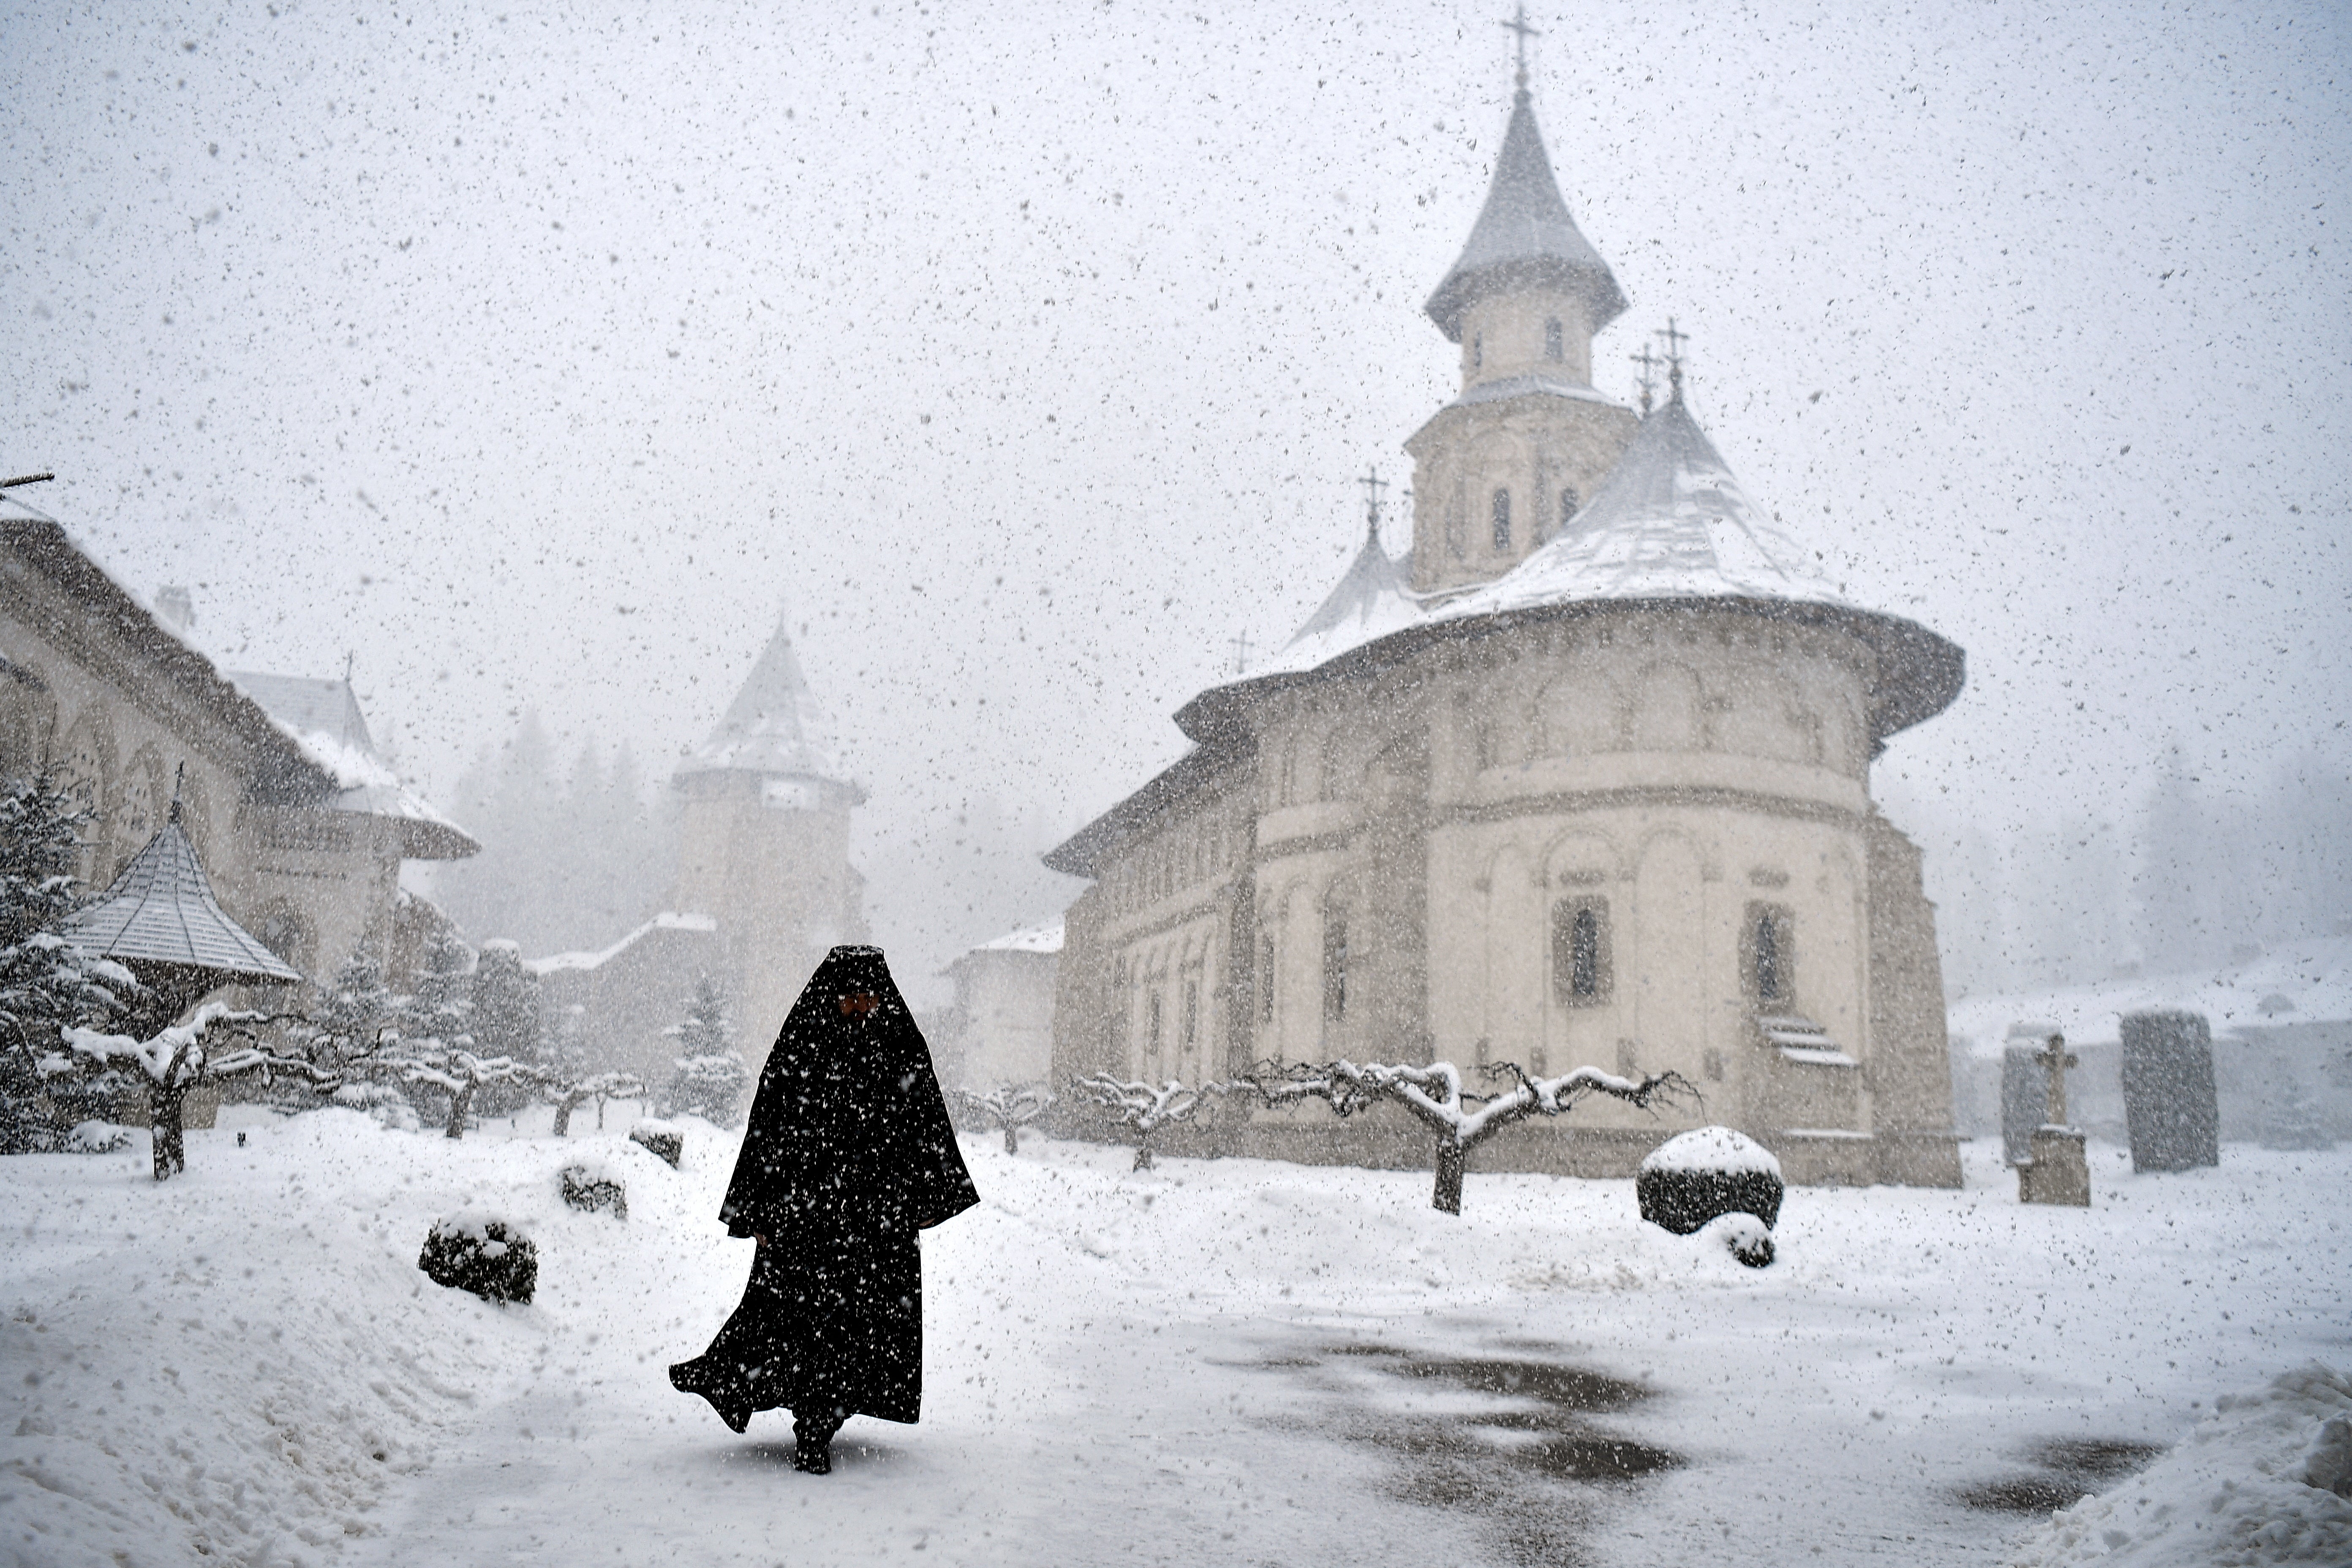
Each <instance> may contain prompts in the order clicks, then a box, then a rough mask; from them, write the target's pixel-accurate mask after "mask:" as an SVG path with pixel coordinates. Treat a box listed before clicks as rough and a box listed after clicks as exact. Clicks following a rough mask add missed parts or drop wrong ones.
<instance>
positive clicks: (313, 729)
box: [222, 670, 481, 860]
mask: <svg viewBox="0 0 2352 1568" xmlns="http://www.w3.org/2000/svg"><path fill="white" fill-rule="evenodd" d="M222 673H223V674H225V675H226V677H227V678H228V679H229V680H230V681H231V682H233V683H234V684H235V685H236V688H237V689H238V690H240V691H242V692H244V693H245V694H246V695H247V697H250V698H251V699H253V700H254V702H255V703H256V704H257V705H258V706H259V707H260V709H261V710H262V712H263V713H264V714H265V715H267V716H268V720H269V721H270V723H271V724H272V725H274V726H275V727H276V728H277V729H278V731H279V732H280V733H282V734H284V735H285V736H286V737H287V738H288V739H289V740H290V741H292V742H294V744H295V746H296V747H297V748H298V749H299V751H300V752H302V755H303V756H304V758H305V759H306V760H308V761H310V762H311V763H315V764H316V765H317V766H318V767H319V768H320V769H321V770H323V771H324V772H325V773H328V774H329V775H330V776H331V777H332V778H333V779H334V781H335V791H336V793H335V800H334V809H335V810H337V811H349V812H356V813H358V814H360V815H361V816H383V817H389V818H391V819H392V820H394V821H395V822H397V823H399V824H400V825H401V827H402V832H401V853H402V854H403V855H404V857H406V858H409V859H413V860H459V859H463V858H465V857H467V856H468V855H472V854H475V853H477V852H478V851H479V850H480V848H481V845H480V844H479V843H478V842H477V841H476V840H475V838H474V837H473V835H471V834H469V833H467V831H466V830H465V829H464V828H462V827H460V826H457V824H456V823H454V822H452V821H450V820H449V818H447V817H446V816H443V815H442V814H441V813H440V812H439V811H437V810H436V809H435V808H434V806H433V805H432V803H431V802H429V801H427V800H426V799H425V797H424V796H423V795H418V794H417V793H416V792H415V791H414V790H412V789H410V788H409V787H408V786H407V785H405V784H402V783H401V782H400V775H399V774H398V773H394V771H393V769H392V766H391V764H390V763H386V762H385V761H384V760H383V756H382V755H381V754H380V753H379V752H377V751H376V749H375V738H374V737H373V735H371V734H370V733H369V732H368V725H367V715H366V714H365V713H363V712H362V711H361V710H360V700H359V694H358V693H357V692H355V691H353V690H352V684H351V682H350V681H348V680H321V679H311V678H310V677H308V676H300V675H265V674H261V673H259V672H257V671H251V670H225V671H223V672H222Z"/></svg>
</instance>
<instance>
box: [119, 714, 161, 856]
mask: <svg viewBox="0 0 2352 1568" xmlns="http://www.w3.org/2000/svg"><path fill="white" fill-rule="evenodd" d="M171 809H172V770H171V769H170V768H169V767H167V766H165V765H164V762H163V748H162V747H160V746H158V745H156V744H155V743H154V742H152V741H150V742H147V743H146V744H144V745H142V746H141V747H140V748H139V749H138V750H136V751H134V752H131V760H130V761H129V762H126V763H123V764H122V773H121V776H120V777H119V778H118V779H117V780H116V781H115V786H114V829H113V832H112V834H111V837H112V839H113V842H114V847H115V849H116V850H117V851H118V852H119V853H120V854H122V855H124V856H131V855H136V854H137V853H139V851H140V849H141V848H142V847H144V846H145V845H146V843H147V840H149V839H150V838H152V837H154V836H155V835H156V834H157V833H158V832H159V831H161V830H162V828H163V821H164V818H165V817H166V816H168V815H169V814H170V812H171Z"/></svg>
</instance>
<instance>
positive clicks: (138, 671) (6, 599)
mask: <svg viewBox="0 0 2352 1568" xmlns="http://www.w3.org/2000/svg"><path fill="white" fill-rule="evenodd" d="M341 760H342V761H345V762H351V761H356V762H359V763H367V762H369V761H370V760H371V759H367V758H364V757H362V758H357V759H351V758H346V759H341ZM337 761H338V759H336V758H330V757H322V756H321V755H320V754H319V753H317V752H313V751H311V750H309V749H307V748H306V747H305V746H304V745H303V744H301V743H300V742H298V741H297V739H296V738H295V737H294V736H293V735H292V734H291V733H289V731H287V730H285V729H283V728H281V727H280V726H279V725H278V724H277V723H274V722H273V721H272V720H271V718H270V716H269V715H268V713H266V712H265V711H264V710H262V708H261V707H260V706H259V705H258V704H257V703H256V702H255V701H254V700H252V699H251V698H249V697H248V696H247V695H246V694H245V693H244V692H243V691H242V690H240V689H238V688H237V687H236V685H235V684H234V683H233V682H232V681H231V680H229V679H226V678H225V677H224V676H223V675H222V673H221V672H220V671H219V670H217V669H216V668H215V667H214V666H213V664H212V663H211V661H210V660H209V659H207V658H205V657H204V656H203V655H202V654H200V653H198V652H196V651H195V650H194V648H192V647H189V646H188V645H187V644H186V643H185V642H184V641H183V640H182V639H181V638H179V637H176V636H174V635H173V633H172V632H170V631H169V630H167V629H166V628H165V627H164V626H163V625H162V624H161V623H159V622H158V621H157V619H156V618H155V616H153V615H152V614H151V613H150V612H149V611H148V610H147V609H146V607H144V606H143V605H140V604H139V603H138V602H137V601H136V600H134V599H133V598H131V595H128V594H126V593H125V592H123V591H122V589H121V587H119V586H118V585H117V584H115V583H114V582H113V581H112V580H111V579H110V578H109V577H108V576H107V575H106V574H105V573H104V572H102V571H101V570H100V568H99V567H98V566H97V565H96V564H95V563H92V562H91V561H90V560H89V558H88V557H87V556H85V555H83V554H82V553H81V552H80V551H79V549H78V548H77V547H76V546H75V545H74V544H73V542H71V540H70V539H68V536H67V535H66V533H65V531H63V530H62V529H60V528H59V527H58V525H57V524H55V523H54V522H50V521H46V520H37V519H29V518H8V519H5V520H0V782H6V781H12V780H15V779H18V778H21V777H24V776H26V774H28V773H32V772H33V771H35V770H36V769H37V768H40V767H42V766H44V765H52V766H54V767H55V768H56V769H57V770H58V773H59V774H60V775H61V776H62V777H63V778H64V779H65V780H66V781H67V786H68V792H69V793H70V794H71V795H73V796H74V797H75V798H76V799H77V800H78V801H79V802H80V803H81V804H82V805H84V806H85V807H87V808H88V809H89V811H90V813H91V814H92V816H93V822H92V825H91V828H90V830H89V849H88V851H87V853H86V854H85V856H84V858H83V864H82V866H81V868H80V871H81V876H82V879H83V880H84V881H85V882H86V883H87V884H88V885H89V887H90V888H92V889H102V888H104V887H105V886H106V885H107V884H108V883H109V882H110V881H111V880H112V879H113V878H114V877H115V875H116V874H117V873H118V872H119V871H120V870H121V868H122V867H123V866H124V864H125V863H127V862H128V861H129V859H130V858H131V856H133V855H134V854H136V853H137V852H138V851H139V850H140V849H141V848H142V847H143V846H144V845H145V844H146V843H147V841H148V839H149V838H151V837H153V835H154V834H155V832H156V830H157V829H158V828H160V827H161V826H163V821H164V817H165V815H166V813H167V811H168V809H169V807H170V805H171V802H172V798H173V790H174V788H175V787H176V789H177V790H178V792H179V799H180V810H181V823H182V826H184V829H185V830H186V832H187V835H188V837H189V840H190V841H191V842H192V843H193V844H194V847H195V850H196V854H197V856H198V858H200V860H201V861H202V863H203V865H204V868H205V872H206V874H207V876H208V877H209V878H210V880H211V883H212V887H213V889H214V892H215V895H216V896H217V897H218V899H219V900H220V903H221V906H222V908H223V909H224V910H226V911H227V912H228V914H229V915H230V917H231V918H232V919H234V920H235V921H236V922H237V923H238V924H239V925H241V926H243V927H244V928H245V929H247V931H252V932H253V933H254V934H255V935H256V936H257V937H259V938H260V939H261V940H262V941H263V942H265V943H266V944H268V947H269V948H270V950H271V951H272V952H276V953H277V954H278V956H279V957H280V958H282V959H284V960H285V961H286V962H287V963H290V964H291V965H292V966H293V967H294V968H296V969H298V970H299V971H301V972H302V973H303V974H304V975H305V976H307V977H308V978H309V979H310V980H311V981H313V982H314V983H316V982H324V981H326V980H328V979H330V978H331V976H332V975H333V973H335V971H336V969H337V968H338V967H339V966H340V965H341V963H342V962H343V960H344V959H346V958H347V957H349V956H350V955H351V954H352V952H353V951H354V950H355V949H357V948H358V947H359V946H360V945H361V944H362V943H363V942H364V943H366V944H368V945H369V946H370V947H371V948H372V950H373V951H374V952H376V953H377V954H379V955H380V956H385V957H389V956H391V955H393V954H394V953H395V952H404V951H406V950H408V949H409V948H410V947H411V946H413V942H408V941H404V940H403V939H404V934H405V933H404V930H403V929H402V924H401V907H402V895H401V893H400V889H399V877H400V863H401V861H402V860H403V859H404V858H456V857H457V856H462V855H469V854H472V853H473V852H474V851H475V849H476V847H477V846H476V845H475V844H474V842H473V840H471V839H470V838H468V837H466V836H465V835H464V834H463V833H461V832H459V831H458V830H457V829H456V828H454V827H452V826H449V825H448V824H446V822H442V821H440V820H439V819H437V818H435V817H433V816H431V815H430V813H429V811H428V810H425V808H423V807H422V806H421V803H415V802H413V800H411V801H409V802H408V804H407V808H406V809H404V805H403V801H402V797H401V796H400V795H399V792H398V791H397V789H396V786H394V785H390V784H387V783H386V782H385V781H384V780H383V779H382V778H371V779H365V780H360V779H353V778H350V777H344V776H341V774H340V773H338V771H337V766H336V763H337ZM386 797H389V798H386Z"/></svg>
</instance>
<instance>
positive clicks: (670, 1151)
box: [629, 1118, 686, 1171]
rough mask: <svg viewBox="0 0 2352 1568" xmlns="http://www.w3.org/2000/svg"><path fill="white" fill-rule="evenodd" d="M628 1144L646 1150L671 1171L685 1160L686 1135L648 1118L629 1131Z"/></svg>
mask: <svg viewBox="0 0 2352 1568" xmlns="http://www.w3.org/2000/svg"><path fill="white" fill-rule="evenodd" d="M629 1142H632V1143H635V1144H636V1145H637V1146H638V1147H640V1148H642V1149H645V1150H646V1151H647V1152H650V1153H652V1154H653V1155H654V1156H655V1157H656V1159H658V1160H661V1161H662V1162H664V1163H667V1165H668V1166H669V1168H670V1169H671V1170H673V1171H675V1170H677V1168H678V1165H679V1163H680V1162H681V1161H683V1160H684V1159H685V1158H686V1133H685V1131H683V1130H682V1129H680V1128H677V1127H674V1126H672V1125H670V1123H668V1122H667V1121H653V1120H651V1119H650V1118H648V1119H647V1120H646V1121H640V1122H638V1123H637V1124H636V1125H635V1126H634V1127H632V1128H630V1129H629Z"/></svg>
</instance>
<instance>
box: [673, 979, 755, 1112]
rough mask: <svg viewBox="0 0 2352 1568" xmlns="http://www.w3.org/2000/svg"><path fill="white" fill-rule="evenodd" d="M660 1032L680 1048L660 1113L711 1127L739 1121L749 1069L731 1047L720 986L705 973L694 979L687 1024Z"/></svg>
mask: <svg viewBox="0 0 2352 1568" xmlns="http://www.w3.org/2000/svg"><path fill="white" fill-rule="evenodd" d="M662 1033H663V1034H664V1035H666V1036H667V1037H669V1038H670V1039H673V1040H675V1041H677V1048H678V1057H677V1076H676V1077H674V1078H672V1079H670V1082H669V1090H668V1092H667V1094H665V1095H664V1096H663V1098H662V1114H664V1115H665V1116H687V1115H692V1116H699V1117H701V1118H702V1119H703V1120H704V1121H708V1122H709V1123H710V1124H711V1125H712V1126H714V1127H732V1126H734V1125H736V1123H738V1122H740V1121H742V1119H743V1091H744V1089H747V1088H749V1087H750V1086H751V1068H750V1067H749V1066H748V1065H747V1064H746V1063H745V1062H744V1060H743V1054H742V1052H740V1051H739V1050H737V1049H736V1048H735V1026H734V1024H733V1023H732V1021H730V1019H729V1017H728V1016H727V998H726V995H725V994H724V993H723V992H721V991H720V990H719V983H718V982H717V981H715V980H713V979H711V977H710V976H709V975H708V974H705V975H703V976H702V977H701V978H700V979H698V980H697V981H696V982H695V985H694V1000H693V1001H692V1002H691V1003H689V1004H688V1006H687V1012H686V1017H685V1020H684V1021H683V1022H680V1023H677V1024H673V1025H671V1026H669V1027H668V1028H667V1029H665V1030H663V1031H662Z"/></svg>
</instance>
